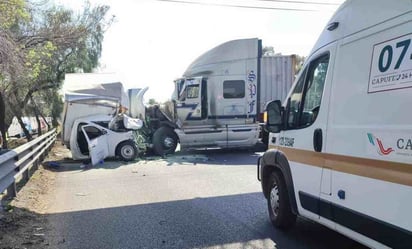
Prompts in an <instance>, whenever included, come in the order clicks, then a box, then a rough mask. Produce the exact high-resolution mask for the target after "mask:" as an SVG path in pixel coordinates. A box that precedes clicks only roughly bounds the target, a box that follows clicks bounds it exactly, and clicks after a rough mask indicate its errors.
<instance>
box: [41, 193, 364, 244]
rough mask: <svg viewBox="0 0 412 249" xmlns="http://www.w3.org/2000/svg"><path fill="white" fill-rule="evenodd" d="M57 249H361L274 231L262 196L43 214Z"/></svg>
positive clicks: (328, 238)
mask: <svg viewBox="0 0 412 249" xmlns="http://www.w3.org/2000/svg"><path fill="white" fill-rule="evenodd" d="M48 219H49V221H50V222H51V224H54V226H55V227H53V230H54V231H55V234H56V238H55V240H56V241H60V243H61V241H64V243H61V244H59V248H102V249H103V248H204V247H216V248H225V245H226V246H228V245H231V246H232V247H231V248H277V249H281V248H288V249H289V248H317V249H322V248H328V249H329V248H337V249H339V248H342V249H343V248H345V249H354V248H359V249H360V248H364V247H363V246H361V245H359V244H357V243H356V242H354V241H352V240H350V239H348V238H346V237H344V236H342V235H340V234H338V233H336V232H334V231H332V230H329V229H327V228H325V227H323V226H320V225H318V224H315V223H312V222H308V221H306V220H302V219H300V220H298V222H297V225H296V226H295V228H293V229H291V230H289V231H288V232H283V231H280V230H277V229H274V228H273V227H272V225H271V224H270V222H269V220H268V217H267V214H266V202H265V200H264V198H263V196H262V194H261V193H249V194H239V195H231V196H220V197H208V198H195V199H189V200H178V201H169V202H161V203H149V204H141V205H134V206H123V207H112V208H105V209H96V210H85V211H76V212H66V213H58V214H50V215H48Z"/></svg>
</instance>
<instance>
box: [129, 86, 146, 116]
mask: <svg viewBox="0 0 412 249" xmlns="http://www.w3.org/2000/svg"><path fill="white" fill-rule="evenodd" d="M148 89H149V87H145V88H143V89H141V90H139V91H138V92H137V94H136V93H132V94H130V96H129V97H130V100H129V101H130V109H129V114H130V117H132V118H138V119H141V120H145V117H146V107H145V105H144V103H143V97H144V94H145V93H146V92H147V90H148Z"/></svg>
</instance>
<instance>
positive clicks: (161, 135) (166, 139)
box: [153, 126, 178, 156]
mask: <svg viewBox="0 0 412 249" xmlns="http://www.w3.org/2000/svg"><path fill="white" fill-rule="evenodd" d="M177 142H178V139H177V135H176V133H175V132H174V131H173V130H172V129H171V128H169V127H165V126H162V127H160V128H159V129H157V130H156V131H155V133H154V134H153V149H154V152H155V153H156V154H157V155H159V156H163V155H166V154H172V153H173V152H175V150H176V147H177Z"/></svg>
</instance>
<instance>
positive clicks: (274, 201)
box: [267, 172, 296, 229]
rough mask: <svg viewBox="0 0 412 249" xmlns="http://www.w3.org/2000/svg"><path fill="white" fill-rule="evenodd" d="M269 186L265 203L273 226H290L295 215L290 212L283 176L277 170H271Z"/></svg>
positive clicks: (293, 222)
mask: <svg viewBox="0 0 412 249" xmlns="http://www.w3.org/2000/svg"><path fill="white" fill-rule="evenodd" d="M269 186H270V192H269V196H268V198H267V204H268V210H269V217H270V220H271V222H272V224H273V226H275V227H278V228H286V229H287V228H290V227H292V226H293V225H294V224H295V221H296V215H295V214H293V213H292V209H291V207H290V201H289V195H288V192H287V189H286V183H285V180H284V179H283V176H282V175H281V174H280V173H279V172H272V175H271V176H270V179H269Z"/></svg>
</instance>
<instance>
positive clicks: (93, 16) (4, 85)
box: [0, 0, 112, 147]
mask: <svg viewBox="0 0 412 249" xmlns="http://www.w3.org/2000/svg"><path fill="white" fill-rule="evenodd" d="M5 3H6V4H7V3H9V4H11V5H7V6H6V7H4V8H2V5H1V4H0V16H3V13H8V11H10V9H11V10H15V11H12V13H11V14H10V16H11V17H10V18H7V19H5V22H6V21H7V22H6V23H7V24H8V25H3V26H1V27H0V28H1V29H2V30H1V31H2V32H0V34H1V35H0V45H1V46H0V47H2V45H3V44H4V45H5V46H4V48H6V52H7V53H2V51H1V50H0V115H1V114H2V113H3V114H4V115H2V117H7V115H6V113H7V112H8V110H7V109H6V108H5V107H6V105H7V106H9V107H10V108H8V109H9V111H10V112H11V113H12V114H13V115H14V116H16V117H17V119H18V120H19V122H20V124H21V126H22V129H23V130H24V132H25V133H26V136H27V138H28V139H30V134H29V133H28V131H27V130H26V129H25V126H24V124H23V121H22V119H21V117H22V116H23V115H24V114H25V113H33V112H34V113H35V114H37V115H36V116H39V115H40V116H41V114H42V113H44V112H45V110H43V109H46V108H43V107H42V105H41V102H39V101H37V100H36V95H38V96H41V95H42V92H45V91H51V92H52V93H50V92H49V93H48V94H49V95H50V96H53V100H55V99H54V97H56V96H57V95H56V94H55V93H53V92H57V91H58V89H59V88H60V85H61V82H62V80H63V79H64V74H65V73H67V72H76V71H83V72H90V71H91V70H92V69H93V68H95V67H96V66H97V65H98V59H99V57H100V55H101V50H102V41H103V35H104V32H105V31H106V29H107V28H108V27H109V26H110V24H111V22H112V18H106V14H107V11H108V10H109V7H108V6H96V7H91V5H90V4H89V3H87V4H86V6H85V8H84V10H83V12H82V13H81V14H79V15H76V14H74V12H73V11H72V10H69V9H66V8H64V7H59V6H50V5H49V4H44V5H43V6H39V5H36V6H35V8H29V7H28V6H32V5H31V3H30V2H28V1H24V0H7V1H5ZM2 4H3V3H2ZM10 6H13V8H11V7H10ZM23 10H26V12H23ZM2 11H3V12H2ZM27 13H29V14H30V15H28V14H27ZM20 17H25V18H20ZM0 20H1V19H0ZM2 38H4V39H2ZM2 48H3V47H2ZM6 62H7V63H6ZM52 103H53V105H52V106H53V107H55V108H57V110H61V109H59V108H61V105H60V104H59V103H58V101H54V102H52ZM55 112H56V110H54V111H52V112H51V113H54V114H55ZM13 115H11V116H13ZM56 117H57V115H56ZM10 122H11V119H10V120H7V118H4V119H3V118H2V119H0V131H1V132H2V134H3V137H4V138H5V136H4V134H5V131H6V130H7V126H8V125H9V124H10ZM4 140H5V139H4ZM5 146H7V143H6V144H5V143H4V142H3V147H5Z"/></svg>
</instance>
